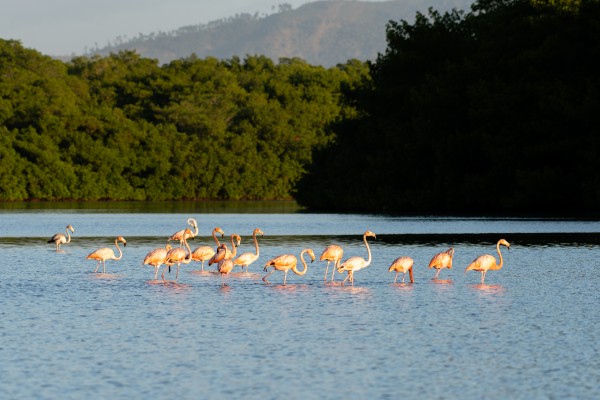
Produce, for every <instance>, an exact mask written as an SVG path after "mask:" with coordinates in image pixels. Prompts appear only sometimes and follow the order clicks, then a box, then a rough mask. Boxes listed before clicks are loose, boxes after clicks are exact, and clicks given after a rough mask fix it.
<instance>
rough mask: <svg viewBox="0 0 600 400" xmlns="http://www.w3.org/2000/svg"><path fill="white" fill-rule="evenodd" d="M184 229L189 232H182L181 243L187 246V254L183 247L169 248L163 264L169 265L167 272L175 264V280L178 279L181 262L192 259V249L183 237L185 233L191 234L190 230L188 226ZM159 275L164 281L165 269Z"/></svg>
mask: <svg viewBox="0 0 600 400" xmlns="http://www.w3.org/2000/svg"><path fill="white" fill-rule="evenodd" d="M186 231H189V232H186V233H185V234H184V238H183V245H184V246H185V247H186V248H187V254H186V252H185V250H184V249H182V248H181V247H177V248H174V249H171V250H169V251H168V252H167V255H166V256H165V264H166V265H168V266H169V272H171V266H172V265H174V264H177V273H176V274H175V281H177V279H179V267H180V266H181V264H189V263H190V261H192V250H191V249H190V245H189V244H188V242H187V239H186V238H185V237H186V235H188V234H191V233H192V231H191V230H190V228H186ZM161 277H162V280H163V282H164V280H165V271H164V270H163V273H162V275H161Z"/></svg>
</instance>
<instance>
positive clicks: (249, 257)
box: [233, 228, 265, 273]
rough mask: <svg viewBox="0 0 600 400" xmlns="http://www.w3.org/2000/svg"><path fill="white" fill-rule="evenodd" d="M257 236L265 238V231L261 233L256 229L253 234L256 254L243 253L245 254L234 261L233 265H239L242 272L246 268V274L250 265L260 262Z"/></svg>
mask: <svg viewBox="0 0 600 400" xmlns="http://www.w3.org/2000/svg"><path fill="white" fill-rule="evenodd" d="M256 235H262V236H264V235H265V234H264V233H263V231H261V230H260V229H258V228H256V229H255V230H254V231H253V232H252V238H253V240H254V247H255V249H256V254H254V253H243V254H240V255H239V256H238V258H236V259H235V260H234V261H233V265H239V266H241V267H242V271H243V270H244V267H246V273H248V266H249V265H250V264H252V263H253V262H254V261H256V260H258V256H259V255H260V252H259V250H258V239H256Z"/></svg>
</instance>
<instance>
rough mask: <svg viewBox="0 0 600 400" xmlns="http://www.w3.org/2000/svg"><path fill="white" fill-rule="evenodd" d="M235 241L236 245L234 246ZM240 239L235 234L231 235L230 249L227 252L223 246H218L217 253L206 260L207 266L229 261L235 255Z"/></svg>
mask: <svg viewBox="0 0 600 400" xmlns="http://www.w3.org/2000/svg"><path fill="white" fill-rule="evenodd" d="M236 240H237V244H236ZM241 241H242V238H241V237H240V235H238V234H237V233H234V234H233V235H231V247H232V248H233V250H229V248H227V246H226V245H225V244H220V245H219V247H218V248H217V253H216V254H215V255H214V256H212V257H211V258H210V260H208V265H213V264H218V263H219V262H220V261H221V260H231V259H232V258H233V257H235V255H236V253H237V246H239V245H240V242H241Z"/></svg>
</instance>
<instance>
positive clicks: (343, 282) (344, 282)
mask: <svg viewBox="0 0 600 400" xmlns="http://www.w3.org/2000/svg"><path fill="white" fill-rule="evenodd" d="M348 278H350V271H348V276H347V277H346V278H344V280H343V281H342V286H345V284H346V281H347V280H348Z"/></svg>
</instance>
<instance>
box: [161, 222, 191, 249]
mask: <svg viewBox="0 0 600 400" xmlns="http://www.w3.org/2000/svg"><path fill="white" fill-rule="evenodd" d="M187 223H188V225H189V226H191V227H192V228H194V231H193V232H192V231H191V230H190V229H189V228H186V229H182V230H180V231H179V232H175V233H174V234H172V235H171V237H169V238H168V239H167V242H169V241H171V240H179V247H183V240H184V239H185V240H187V239H191V238H193V237H196V236H197V235H198V223H197V222H196V220H195V219H194V218H188V220H187ZM188 232H189V233H188Z"/></svg>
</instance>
